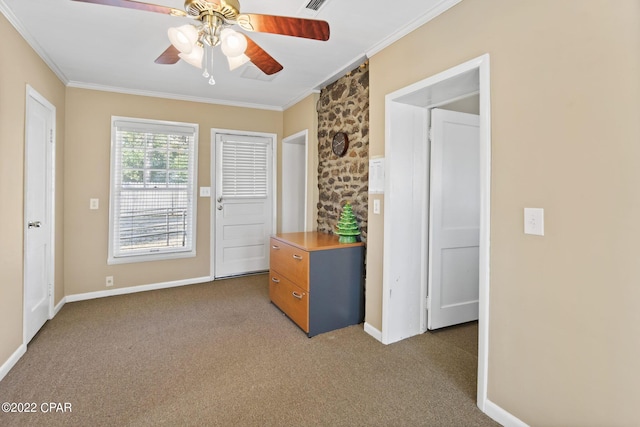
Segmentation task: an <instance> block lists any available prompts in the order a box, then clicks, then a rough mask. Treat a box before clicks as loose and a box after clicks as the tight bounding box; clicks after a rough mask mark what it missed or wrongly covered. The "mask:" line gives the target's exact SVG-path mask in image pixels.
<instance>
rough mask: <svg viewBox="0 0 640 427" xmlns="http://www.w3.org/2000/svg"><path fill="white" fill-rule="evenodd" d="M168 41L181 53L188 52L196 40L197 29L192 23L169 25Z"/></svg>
mask: <svg viewBox="0 0 640 427" xmlns="http://www.w3.org/2000/svg"><path fill="white" fill-rule="evenodd" d="M167 34H168V35H169V41H170V42H171V44H172V45H174V46H175V47H176V49H178V50H179V51H180V52H181V53H184V54H187V55H188V54H190V53H191V51H192V50H193V47H194V46H195V44H196V42H197V41H198V30H197V29H196V28H195V27H194V26H193V25H188V24H187V25H182V26H180V27H171V28H169V30H168V31H167Z"/></svg>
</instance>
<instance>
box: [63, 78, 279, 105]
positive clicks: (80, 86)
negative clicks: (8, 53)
mask: <svg viewBox="0 0 640 427" xmlns="http://www.w3.org/2000/svg"><path fill="white" fill-rule="evenodd" d="M67 87H72V88H77V89H89V90H98V91H102V92H113V93H122V94H125V95H138V96H148V97H152V98H163V99H173V100H176V101H189V102H199V103H202V104H214V105H224V106H227V107H240V108H252V109H256V110H268V111H284V109H283V108H282V107H280V106H277V105H265V104H251V103H248V102H233V101H221V100H218V99H211V98H200V97H197V96H186V95H176V94H175V93H165V92H154V91H145V90H137V89H127V88H122V87H117V86H105V85H98V84H93V83H84V82H77V81H71V82H69V83H67Z"/></svg>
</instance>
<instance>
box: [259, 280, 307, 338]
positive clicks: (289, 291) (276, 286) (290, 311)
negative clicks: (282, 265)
mask: <svg viewBox="0 0 640 427" xmlns="http://www.w3.org/2000/svg"><path fill="white" fill-rule="evenodd" d="M269 298H270V299H271V301H272V302H273V303H274V304H275V305H276V306H278V308H280V310H282V311H284V313H285V314H286V315H287V316H289V318H290V319H291V320H293V321H294V322H295V323H296V324H297V325H298V326H300V328H302V330H303V331H305V332H307V333H308V332H309V293H308V292H307V291H305V290H303V289H301V288H299V287H298V286H296V285H294V284H293V283H292V282H291V281H290V280H288V279H287V278H286V277H284V276H282V275H281V274H280V273H278V272H277V271H274V270H271V271H269Z"/></svg>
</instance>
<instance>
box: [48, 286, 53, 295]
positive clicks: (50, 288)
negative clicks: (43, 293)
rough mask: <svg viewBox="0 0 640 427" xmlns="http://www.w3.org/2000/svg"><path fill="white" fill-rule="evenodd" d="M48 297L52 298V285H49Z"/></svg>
mask: <svg viewBox="0 0 640 427" xmlns="http://www.w3.org/2000/svg"><path fill="white" fill-rule="evenodd" d="M49 296H50V297H52V296H53V283H49Z"/></svg>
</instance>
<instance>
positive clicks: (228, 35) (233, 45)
mask: <svg viewBox="0 0 640 427" xmlns="http://www.w3.org/2000/svg"><path fill="white" fill-rule="evenodd" d="M220 38H221V39H222V44H221V48H222V53H224V54H225V55H226V56H228V57H235V56H240V55H242V54H243V53H244V51H245V50H247V38H246V37H245V36H244V34H242V33H238V32H236V31H233V30H232V29H231V28H225V29H223V30H222V32H221V33H220Z"/></svg>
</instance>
